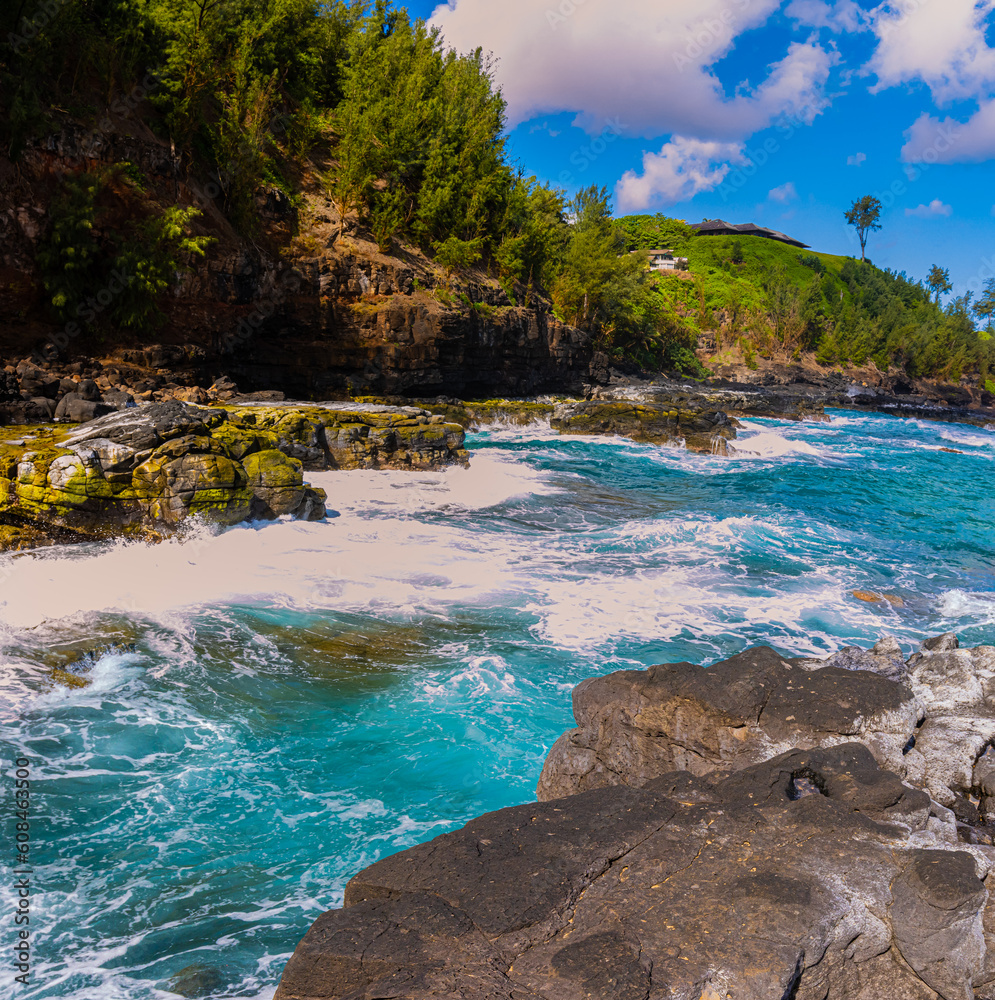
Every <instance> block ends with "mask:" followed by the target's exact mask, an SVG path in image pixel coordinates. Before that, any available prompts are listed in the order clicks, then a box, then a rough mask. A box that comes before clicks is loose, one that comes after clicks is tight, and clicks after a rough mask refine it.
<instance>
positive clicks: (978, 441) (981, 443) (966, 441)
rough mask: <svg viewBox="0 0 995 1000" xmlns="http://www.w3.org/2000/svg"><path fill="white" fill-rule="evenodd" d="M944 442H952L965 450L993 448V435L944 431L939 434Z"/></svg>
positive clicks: (994, 435) (994, 442)
mask: <svg viewBox="0 0 995 1000" xmlns="http://www.w3.org/2000/svg"><path fill="white" fill-rule="evenodd" d="M940 437H941V438H943V440H944V441H953V442H954V443H955V444H959V445H962V446H964V447H965V448H995V434H988V435H981V434H968V433H966V432H965V431H955V430H949V429H948V430H944V431H941V432H940Z"/></svg>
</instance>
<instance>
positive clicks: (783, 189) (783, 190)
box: [767, 181, 798, 204]
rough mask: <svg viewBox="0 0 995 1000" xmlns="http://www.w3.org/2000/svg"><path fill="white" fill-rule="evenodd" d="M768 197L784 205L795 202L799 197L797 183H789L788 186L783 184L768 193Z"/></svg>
mask: <svg viewBox="0 0 995 1000" xmlns="http://www.w3.org/2000/svg"><path fill="white" fill-rule="evenodd" d="M767 197H768V198H770V200H771V201H779V202H781V203H782V204H784V203H785V202H789V201H794V200H795V199H796V198H797V197H798V191H797V189H796V188H795V182H794V181H788V183H787V184H782V185H781V186H780V187H776V188H773V189H772V190H771V191H769V192H768V194H767Z"/></svg>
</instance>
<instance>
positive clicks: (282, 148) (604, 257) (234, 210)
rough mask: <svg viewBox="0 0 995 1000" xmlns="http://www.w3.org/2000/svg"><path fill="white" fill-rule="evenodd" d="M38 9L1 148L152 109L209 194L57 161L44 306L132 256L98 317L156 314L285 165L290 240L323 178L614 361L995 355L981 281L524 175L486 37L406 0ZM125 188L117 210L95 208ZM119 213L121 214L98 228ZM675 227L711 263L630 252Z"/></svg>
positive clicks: (363, 223) (180, 1)
mask: <svg viewBox="0 0 995 1000" xmlns="http://www.w3.org/2000/svg"><path fill="white" fill-rule="evenodd" d="M22 13H23V5H20V6H18V5H7V7H3V8H0V141H2V147H0V149H2V152H0V157H2V158H3V159H4V160H9V161H10V163H11V166H14V165H16V162H17V160H18V158H19V157H20V156H21V155H23V153H24V151H25V150H26V149H28V148H29V147H30V146H31V145H32V144H41V145H44V144H45V139H46V137H48V136H52V135H55V134H58V133H59V132H60V130H62V129H65V128H67V127H68V128H70V129H71V128H76V129H79V128H82V129H83V130H85V131H87V132H88V133H91V134H92V135H93V136H99V135H102V134H103V133H104V132H108V133H113V132H115V130H117V129H121V130H124V131H126V132H130V131H132V130H134V129H135V128H136V127H137V126H138V125H142V126H144V127H145V128H147V129H148V130H149V131H150V132H151V133H154V134H155V135H156V136H157V137H158V138H159V140H160V141H161V142H162V143H163V146H164V147H165V144H166V142H167V141H168V143H169V148H170V150H171V153H170V155H171V156H172V157H173V168H174V170H177V171H178V172H179V174H178V176H181V177H182V179H183V180H184V181H185V182H186V183H185V188H186V190H187V191H190V192H196V193H197V196H196V199H195V200H197V201H198V203H199V204H198V206H197V207H194V206H193V205H192V204H190V203H189V201H190V198H192V197H193V196H192V195H188V196H184V197H187V198H188V201H187V203H183V202H182V200H181V195H180V190H181V186H180V185H179V184H178V183H177V182H176V178H174V182H173V184H171V185H166V184H161V185H159V187H158V189H155V190H153V189H154V187H155V186H154V185H153V184H151V183H150V180H149V178H146V177H143V176H142V175H141V171H139V170H137V168H136V167H135V165H134V164H132V163H130V162H122V163H117V164H105V165H104V166H103V167H98V166H86V165H85V162H83V163H81V164H80V167H79V171H78V173H77V174H75V175H73V176H60V177H59V179H58V180H56V181H53V187H55V188H57V189H56V190H55V191H54V192H53V191H48V190H46V191H45V192H44V193H41V194H39V197H40V198H43V199H44V201H45V203H46V208H47V218H46V220H45V225H44V233H43V235H42V237H41V240H40V252H39V253H38V255H37V260H36V261H35V265H36V266H35V270H36V273H35V274H34V275H33V276H32V280H33V282H34V284H35V286H36V287H37V289H38V296H37V298H38V301H39V302H41V303H42V304H43V308H44V310H45V312H46V318H47V321H48V322H50V323H53V324H59V325H61V324H62V323H64V322H65V321H66V319H67V317H69V318H72V317H83V318H84V319H85V314H86V312H87V309H86V302H85V294H86V289H88V288H90V287H92V286H93V285H94V284H95V283H96V284H100V282H101V280H102V279H101V276H102V275H105V274H107V273H113V272H114V270H115V268H119V267H120V266H121V265H120V263H119V262H120V261H126V262H127V264H128V267H129V268H130V270H131V271H133V272H134V273H135V274H140V275H143V276H145V277H144V278H143V280H142V282H135V283H133V284H132V287H131V289H130V291H131V293H132V294H131V297H130V300H129V302H125V301H124V299H121V300H120V301H119V304H117V305H115V306H114V308H113V310H110V311H108V312H107V313H106V314H105V315H104V316H103V317H101V318H99V322H100V323H103V324H104V326H105V327H107V328H108V330H109V329H110V328H112V327H116V328H121V329H124V330H126V331H127V333H128V335H129V336H134V337H137V338H141V337H143V336H145V335H147V334H148V333H150V332H151V331H153V330H154V329H156V328H157V325H158V324H159V322H160V321H161V320H162V315H161V314H162V313H164V312H165V311H167V310H168V309H169V308H170V303H171V301H172V299H171V297H170V291H171V290H172V288H173V287H174V286H175V284H176V280H177V278H176V275H177V274H178V272H179V270H181V268H182V264H183V260H184V258H185V257H189V256H190V255H191V254H203V253H204V252H205V251H206V252H210V250H209V247H210V246H211V245H212V240H213V238H214V237H216V236H217V235H218V232H217V231H210V232H204V231H200V232H199V234H198V235H194V230H193V229H192V228H191V227H192V226H197V225H200V224H203V225H206V222H207V220H206V218H201V209H202V208H203V207H204V206H205V205H206V203H207V202H208V201H209V202H210V208H211V210H212V213H213V217H214V218H215V219H216V218H217V217H218V216H222V217H223V218H224V219H225V220H227V222H228V223H229V224H230V228H231V231H232V232H233V233H236V234H237V235H238V237H239V238H240V239H241V240H242V241H243V244H245V245H249V244H252V243H253V241H255V240H257V239H258V238H260V221H259V213H258V211H257V204H258V201H259V199H260V196H261V195H262V194H264V193H265V192H266V191H269V190H271V189H272V188H278V189H280V190H282V191H283V192H284V194H285V195H286V196H287V199H286V200H287V202H288V203H289V204H290V205H292V206H294V210H295V213H296V214H295V216H294V221H293V224H292V225H291V226H290V227H289V229H291V230H294V231H293V232H289V230H288V233H287V234H286V240H285V242H286V245H285V246H282V247H274V249H278V250H279V251H280V253H285V254H286V255H287V256H290V257H293V254H294V252H296V251H294V244H293V242H292V240H291V237H298V242H299V243H300V245H301V246H302V247H305V249H306V248H307V247H308V246H310V244H313V242H314V241H313V239H310V237H309V233H308V231H307V226H308V211H309V209H308V197H309V195H314V196H315V197H318V196H319V195H320V197H321V201H323V202H327V203H328V204H330V205H332V206H333V213H334V215H335V216H336V217H337V218H336V221H337V224H338V236H337V237H335V238H336V239H337V238H339V237H341V236H342V235H343V234H345V233H347V232H349V231H356V232H361V233H363V234H366V235H369V236H371V237H372V239H373V240H374V241H375V242H376V244H377V245H378V247H379V249H380V251H381V252H383V253H395V252H401V253H403V252H404V248H405V247H408V248H410V247H418V248H420V249H421V250H422V251H424V252H425V253H426V254H427V255H429V256H432V257H434V258H435V260H436V263H437V264H438V265H439V266H440V267H441V268H444V269H445V271H446V272H447V276H448V277H449V278H450V279H452V280H458V279H460V278H463V277H467V276H472V274H473V272H478V273H479V272H481V271H483V272H486V273H487V274H489V275H490V276H492V277H493V278H496V279H499V280H500V281H501V282H502V284H503V285H504V286H505V288H506V289H507V291H508V293H509V296H510V297H511V299H512V300H513V301H515V302H517V303H520V304H524V305H530V304H538V305H539V307H540V308H547V307H551V308H552V309H553V310H554V311H555V312H556V314H557V315H558V316H559V317H560V318H562V319H563V320H565V321H567V322H569V323H571V324H573V325H575V326H578V327H581V328H583V329H585V330H587V331H589V332H590V333H591V334H592V336H593V337H594V338H595V340H596V342H597V343H598V344H599V346H601V347H602V348H603V349H605V350H606V351H607V352H608V353H609V354H610V355H611V356H612V357H613V358H615V359H616V360H625V359H635V360H637V361H639V362H640V363H642V364H643V365H645V366H647V367H654V368H657V369H660V368H674V367H677V368H682V369H683V370H685V371H688V372H692V373H693V372H697V373H698V374H704V372H703V371H702V370H701V368H700V366H699V365H698V363H697V361H696V359H695V356H694V353H693V348H694V346H695V344H696V342H697V336H698V334H700V333H701V332H702V331H705V330H709V331H715V332H716V336H717V338H718V339H719V341H720V343H721V342H725V343H730V342H733V341H734V342H735V343H737V344H738V345H739V346H740V349H741V350H742V351H743V353H744V355H746V356H747V357H749V355H750V352H763V353H770V354H781V353H787V354H788V355H796V356H797V355H800V353H801V352H803V351H814V352H815V353H816V355H817V357H818V358H819V359H820V360H821V361H824V362H826V363H839V362H846V361H853V362H858V363H859V362H863V361H865V360H867V359H868V358H871V359H873V360H874V361H875V362H876V363H877V364H879V365H880V366H881V367H885V366H887V365H889V364H898V365H901V366H902V367H904V368H905V369H906V370H907V371H908V372H909V373H910V374H914V375H935V376H943V377H957V376H959V375H960V373H961V372H963V371H970V370H980V371H981V372H982V373H983V374H984V375H985V377H987V374H988V370H989V366H990V364H991V361H992V357H991V355H992V344H991V341H990V340H989V339H988V338H987V337H986V336H985V335H984V334H979V333H977V332H975V330H974V324H973V323H972V321H971V315H970V305H971V303H970V301H969V299H968V298H962V299H956V300H954V301H953V302H952V303H951V304H950V305H948V306H947V307H946V308H940V307H939V306H938V305H937V304H935V303H933V302H931V301H930V299H929V295H928V293H927V292H926V291H925V289H924V288H923V287H922V285H921V284H919V283H917V282H915V281H912V280H910V279H908V278H906V277H905V275H899V274H892V273H890V272H888V271H881V270H879V269H877V268H875V267H873V266H872V265H871V264H869V263H868V264H862V263H858V262H856V261H854V260H852V259H850V258H839V257H832V256H829V255H826V254H813V253H808V252H805V253H803V254H799V253H798V252H797V251H796V250H794V249H793V248H791V247H788V246H785V245H783V244H779V243H776V242H773V241H769V240H765V239H762V238H759V237H750V236H742V237H737V238H734V239H731V238H722V237H700V236H697V235H696V234H695V233H694V232H693V231H692V230H691V229H689V227H687V226H686V225H685V224H684V223H681V222H678V221H677V220H674V219H667V218H665V217H663V216H629V217H627V218H625V219H622V220H614V219H613V218H612V215H613V212H612V206H611V201H610V197H609V194H608V192H607V190H606V189H604V188H597V187H590V188H587V189H585V190H582V191H580V192H577V193H576V194H575V196H574V198H573V199H572V200H568V196H567V194H566V192H564V191H561V190H557V189H555V188H551V187H549V186H547V185H544V184H541V183H539V182H538V181H537V180H536V178H534V177H529V175H528V173H527V172H526V171H525V170H524V169H523V168H520V167H519V166H518V165H517V164H514V163H513V162H512V161H511V159H510V157H509V155H508V153H507V151H506V148H505V146H506V128H505V125H506V120H505V102H504V98H503V97H502V95H501V93H500V91H499V90H498V89H497V87H496V86H495V84H494V80H493V74H492V68H493V67H492V64H491V62H490V61H489V60H488V59H487V58H486V57H485V56H484V54H483V52H482V50H480V49H478V50H476V51H474V52H470V53H464V54H459V53H456V52H453V51H451V50H450V49H449V48H448V47H447V46H446V44H445V41H444V39H443V38H442V37H441V35H440V34H439V32H438V30H437V29H433V28H430V27H428V26H426V24H425V23H424V22H422V21H419V20H412V19H411V18H410V17H409V16H408V14H407V12H406V11H405V10H404V9H403V8H399V7H395V6H394V4H393V2H392V0H373V2H369V0H334V2H326V0H230V2H228V0H226V2H225V3H219V2H207V0H80V2H78V3H76V2H74V3H68V4H53V5H52V9H51V11H47V13H46V17H45V19H44V21H45V23H44V25H43V26H42V28H41V29H37V30H36V29H35V28H34V27H32V28H31V30H30V31H29V32H28V34H27V35H25V36H24V37H21V36H20V35H18V34H17V32H18V31H20V30H22V29H24V24H23V17H22ZM24 30H27V29H24ZM28 36H30V37H28ZM129 119H131V120H130V121H129ZM115 121H117V123H118V124H116V125H115V124H114V122H115ZM125 188H127V192H126V194H127V197H124V196H123V195H122V194H121V192H122V191H124V190H125ZM170 192H172V193H170ZM267 196H268V195H267ZM170 200H172V201H174V202H176V203H170ZM111 209H113V213H114V214H115V216H116V217H118V218H117V221H116V223H115V225H114V226H113V227H110V226H103V227H101V226H99V225H98V222H100V220H101V219H102V218H104V217H105V216H108V215H109V213H110V210H111ZM206 214H207V213H205V216H206ZM198 219H200V223H198ZM101 228H103V229H106V230H107V231H108V233H109V234H110V235H109V236H107V238H106V239H105V240H104V243H103V244H99V245H98V242H97V240H96V237H95V236H94V235H93V234H94V232H95V231H96V230H98V229H101ZM219 231H220V230H219ZM275 238H276V237H274V239H275ZM280 238H281V239H282V238H283V237H280ZM309 239H310V243H309ZM661 244H662V245H665V246H668V247H672V248H673V249H676V250H679V251H680V252H681V253H683V254H685V255H686V256H687V257H689V258H690V261H691V274H692V279H693V280H690V281H686V280H683V279H681V278H677V277H672V276H670V277H668V276H656V275H650V273H649V272H648V271H647V269H646V267H645V260H644V259H643V258H642V256H641V255H640V254H638V253H634V251H636V250H645V249H648V248H650V247H653V246H660V245H661ZM302 252H303V251H302ZM313 252H314V247H313V246H311V249H310V250H308V256H310V255H312V254H313ZM125 307H127V308H125ZM89 312H90V313H92V312H93V310H92V309H91V310H89ZM87 322H89V321H87ZM108 330H97V329H96V327H95V328H94V335H95V336H97V335H99V336H103V335H104V334H105V333H107V332H108ZM112 332H113V331H112Z"/></svg>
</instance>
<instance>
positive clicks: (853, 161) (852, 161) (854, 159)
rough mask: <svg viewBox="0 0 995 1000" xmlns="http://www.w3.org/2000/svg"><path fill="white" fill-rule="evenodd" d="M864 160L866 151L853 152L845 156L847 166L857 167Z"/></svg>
mask: <svg viewBox="0 0 995 1000" xmlns="http://www.w3.org/2000/svg"><path fill="white" fill-rule="evenodd" d="M866 160H867V154H866V153H854V154H853V156H848V157H847V158H846V165H847V166H848V167H859V166H860V165H861V163H864V162H865V161H866Z"/></svg>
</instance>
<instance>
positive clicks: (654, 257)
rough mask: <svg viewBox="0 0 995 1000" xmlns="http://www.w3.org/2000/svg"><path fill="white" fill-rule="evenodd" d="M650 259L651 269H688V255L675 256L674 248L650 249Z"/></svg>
mask: <svg viewBox="0 0 995 1000" xmlns="http://www.w3.org/2000/svg"><path fill="white" fill-rule="evenodd" d="M649 261H650V270H651V271H686V270H687V269H688V259H687V257H675V256H674V251H673V250H650V252H649Z"/></svg>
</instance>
